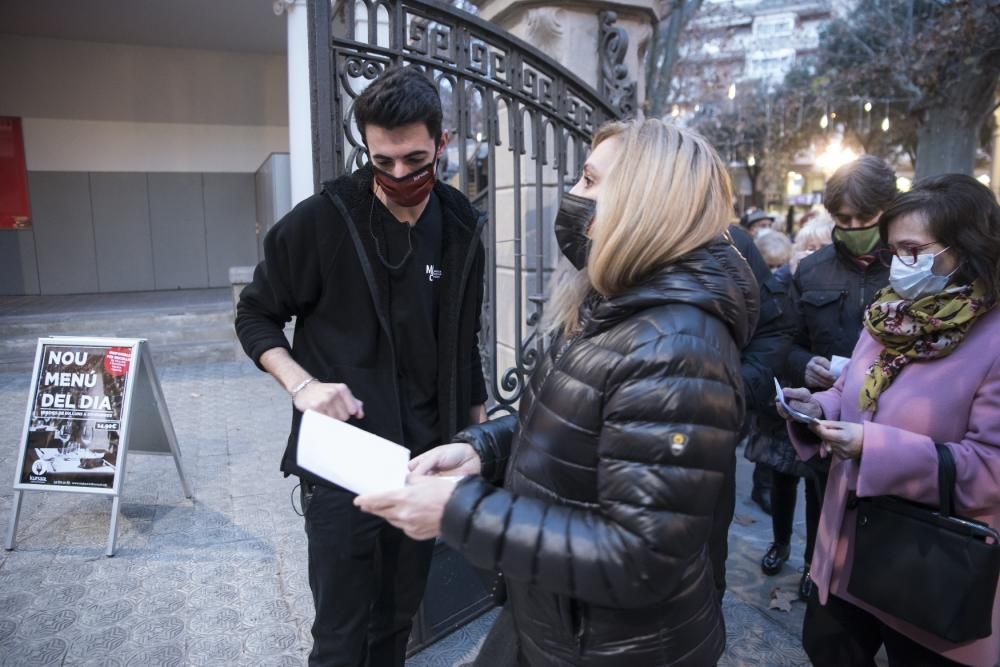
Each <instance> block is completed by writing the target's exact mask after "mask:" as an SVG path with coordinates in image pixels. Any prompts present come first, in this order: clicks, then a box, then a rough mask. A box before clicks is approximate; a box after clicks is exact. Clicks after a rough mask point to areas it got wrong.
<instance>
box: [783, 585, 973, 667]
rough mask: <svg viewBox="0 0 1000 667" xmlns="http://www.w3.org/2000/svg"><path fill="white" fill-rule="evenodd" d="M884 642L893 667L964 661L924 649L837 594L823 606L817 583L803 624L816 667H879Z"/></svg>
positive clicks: (804, 639) (808, 651) (931, 666)
mask: <svg viewBox="0 0 1000 667" xmlns="http://www.w3.org/2000/svg"><path fill="white" fill-rule="evenodd" d="M883 645H885V652H886V655H887V656H888V657H889V667H938V666H948V665H959V664H960V663H957V662H954V661H952V660H948V659H947V658H945V657H944V656H942V655H940V654H938V653H935V652H934V651H931V650H930V649H928V648H924V647H923V646H921V645H920V644H918V643H916V642H915V641H913V640H912V639H909V638H908V637H906V636H904V635H901V634H900V633H898V632H896V631H895V630H893V629H892V628H890V627H889V626H888V625H886V624H885V623H883V622H882V621H880V620H878V619H877V618H875V617H874V616H872V615H871V614H869V613H868V612H866V611H864V610H863V609H860V608H858V607H855V606H854V605H853V604H851V603H849V602H846V601H844V600H842V599H840V598H838V597H836V596H834V595H830V597H829V599H828V600H827V603H826V605H821V604H820V603H819V596H818V595H817V593H816V587H815V586H813V590H812V594H811V595H810V596H809V603H808V605H807V606H806V617H805V620H804V622H803V624H802V648H804V649H805V651H806V654H807V655H808V656H809V660H810V661H812V664H813V665H814V667H875V655H876V654H877V653H878V651H879V649H880V648H881V647H882V646H883Z"/></svg>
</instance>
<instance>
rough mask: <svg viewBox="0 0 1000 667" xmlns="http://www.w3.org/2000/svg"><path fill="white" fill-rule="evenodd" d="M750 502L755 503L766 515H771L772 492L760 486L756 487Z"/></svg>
mask: <svg viewBox="0 0 1000 667" xmlns="http://www.w3.org/2000/svg"><path fill="white" fill-rule="evenodd" d="M750 500H752V501H754V502H755V503H757V504H758V505H760V508H761V509H762V510H764V514H767V515H768V516H770V515H771V491H770V489H765V488H762V487H759V486H755V487H754V488H753V491H751V492H750Z"/></svg>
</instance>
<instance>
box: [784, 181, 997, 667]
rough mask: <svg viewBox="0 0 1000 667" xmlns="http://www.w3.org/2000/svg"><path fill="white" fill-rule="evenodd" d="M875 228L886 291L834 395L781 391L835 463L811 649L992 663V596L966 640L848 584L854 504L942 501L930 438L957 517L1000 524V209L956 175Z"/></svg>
mask: <svg viewBox="0 0 1000 667" xmlns="http://www.w3.org/2000/svg"><path fill="white" fill-rule="evenodd" d="M879 227H880V233H881V237H882V240H883V242H884V243H886V244H887V247H886V248H884V250H883V251H882V253H881V254H882V257H881V259H882V261H883V262H884V263H886V264H887V265H888V266H889V267H890V279H889V286H888V287H887V288H885V289H884V290H882V291H881V292H880V293H879V294H878V296H877V298H876V299H875V302H874V303H873V304H872V305H871V306H870V307H869V308H868V310H867V311H866V314H865V320H864V332H863V333H862V335H861V339H860V340H859V341H858V344H857V347H855V349H854V353H853V355H852V356H851V361H850V364H849V365H848V366H847V368H846V369H845V370H844V372H843V374H842V375H841V377H840V378H839V380H838V381H837V383H836V384H835V385H834V386H833V387H832V388H831V389H829V390H828V391H825V392H822V393H816V394H812V393H810V392H809V390H807V389H786V390H785V392H784V394H785V398H786V400H788V402H789V404H790V406H791V407H792V408H794V409H797V410H799V411H800V412H804V413H806V414H808V415H810V416H812V417H816V418H817V419H819V420H820V421H819V422H818V423H817V424H814V425H812V426H810V427H806V426H805V425H803V424H802V423H798V422H793V421H791V420H790V421H789V432H790V434H791V436H792V442H793V444H794V445H795V447H796V449H797V451H798V453H799V456H800V457H801V458H802V459H803V460H806V459H809V458H811V457H813V456H814V455H816V454H817V453H818V454H819V455H820V456H822V457H831V466H830V476H829V481H828V483H827V487H826V495H825V498H824V501H823V512H822V516H821V518H820V526H819V534H818V537H817V542H816V549H815V553H814V555H813V560H812V571H811V576H812V579H813V581H814V583H815V586H814V587H813V593H812V594H811V596H810V599H809V602H808V607H807V610H806V615H805V621H804V625H803V631H802V643H803V646H804V648H805V650H806V652H807V653H808V654H809V658H810V659H811V660H812V663H813V664H814V665H817V666H820V667H822V666H824V665H831V666H833V665H836V666H837V667H844V666H852V665H874V664H875V663H874V657H875V655H876V653H877V652H878V651H879V648H880V647H881V646H883V645H884V646H885V649H886V653H887V654H888V658H889V664H890V665H956V664H962V665H995V664H997V661H998V659H1000V632H998V629H1000V628H998V625H1000V623H998V618H1000V605H998V604H997V602H996V592H995V591H994V592H993V595H994V606H993V616H992V618H993V633H992V635H991V636H989V637H987V638H985V639H980V640H975V641H971V642H967V643H964V644H961V645H957V644H953V643H950V642H948V641H946V640H944V639H941V638H939V637H937V636H935V635H932V634H931V633H929V632H926V631H923V630H920V629H918V628H916V627H914V626H912V625H909V624H907V623H905V622H904V621H902V620H900V619H898V618H895V617H893V616H891V615H889V614H887V613H885V612H882V611H880V610H879V609H876V608H874V607H872V606H870V605H868V604H866V603H864V602H862V601H861V600H859V599H857V598H856V597H854V596H852V595H851V594H850V593H849V592H848V590H847V589H848V581H849V579H850V575H851V568H852V559H853V554H854V544H853V542H854V535H855V524H856V514H857V511H856V509H855V508H854V507H853V506H854V504H855V503H853V502H849V500H850V499H851V498H852V497H854V496H856V497H862V498H863V497H872V496H898V497H902V498H904V499H907V500H911V501H914V502H919V503H923V504H927V505H931V506H936V505H937V503H938V483H937V480H938V456H937V453H936V448H935V443H940V444H944V445H946V446H947V447H948V449H949V451H950V452H951V454H952V456H953V458H954V460H955V465H956V471H957V472H956V484H955V494H956V495H955V502H956V510H957V513H958V514H959V515H961V516H963V517H967V518H970V519H974V520H977V521H981V522H984V523H987V524H989V525H990V526H993V527H997V526H998V525H1000V308H997V307H995V306H996V304H997V300H998V296H1000V207H998V205H997V201H996V198H995V197H994V196H993V194H992V193H991V192H990V191H989V189H988V188H986V187H985V186H983V185H982V184H981V183H979V182H977V181H976V180H975V179H973V178H971V177H969V176H964V175H959V174H949V175H946V176H940V177H935V178H929V179H925V180H923V181H921V182H920V183H918V184H917V185H916V186H915V187H914V188H913V189H912V190H911V191H910V192H907V193H905V194H902V195H899V196H898V197H897V198H896V199H895V200H894V201H893V203H892V204H891V205H890V207H889V208H888V210H886V211H885V212H884V213H883V214H882V218H881V220H880V222H879ZM778 410H779V412H781V413H782V416H784V417H785V418H786V419H790V417H789V415H788V414H787V412H786V411H784V410H783V409H782V408H781V407H780V406H779V407H778ZM852 494H853V495H852ZM886 576H888V577H891V576H893V573H892V572H891V571H887V572H886ZM923 584H924V582H916V581H900V582H899V586H900V587H905V586H920V585H923Z"/></svg>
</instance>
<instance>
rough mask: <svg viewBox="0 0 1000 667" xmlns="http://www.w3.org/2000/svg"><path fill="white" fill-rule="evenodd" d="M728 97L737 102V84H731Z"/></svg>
mask: <svg viewBox="0 0 1000 667" xmlns="http://www.w3.org/2000/svg"><path fill="white" fill-rule="evenodd" d="M727 96H728V97H729V99H731V100H735V99H736V84H735V83H731V84H729V92H728V93H727Z"/></svg>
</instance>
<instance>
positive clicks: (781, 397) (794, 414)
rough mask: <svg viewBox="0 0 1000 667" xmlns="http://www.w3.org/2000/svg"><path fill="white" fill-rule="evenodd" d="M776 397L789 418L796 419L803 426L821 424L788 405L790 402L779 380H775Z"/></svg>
mask: <svg viewBox="0 0 1000 667" xmlns="http://www.w3.org/2000/svg"><path fill="white" fill-rule="evenodd" d="M774 397H775V398H776V399H778V402H779V403H781V407H783V408H784V409H785V412H787V413H788V416H789V417H791V418H792V419H794V420H795V421H797V422H802V423H803V424H816V423H819V420H818V419H816V418H815V417H811V416H809V415H807V414H806V413H804V412H799V411H798V410H796V409H795V408H793V407H792V406H790V405H789V404H788V402H787V401H786V400H785V392H784V391H782V389H781V384H780V383H779V382H778V379H777V378H775V379H774Z"/></svg>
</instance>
